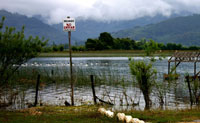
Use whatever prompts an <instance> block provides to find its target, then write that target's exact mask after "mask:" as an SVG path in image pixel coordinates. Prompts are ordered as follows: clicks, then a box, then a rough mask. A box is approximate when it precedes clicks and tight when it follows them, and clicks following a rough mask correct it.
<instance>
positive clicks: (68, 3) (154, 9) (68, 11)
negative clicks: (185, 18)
mask: <svg viewBox="0 0 200 123" xmlns="http://www.w3.org/2000/svg"><path fill="white" fill-rule="evenodd" d="M0 9H4V10H7V11H9V12H12V13H19V14H22V15H26V16H28V17H32V16H36V15H37V16H38V15H39V16H41V17H42V18H43V19H44V20H45V22H46V23H48V24H57V23H61V22H62V20H63V19H64V18H65V17H67V16H70V17H73V18H78V19H84V20H87V19H93V20H97V21H119V20H133V19H136V18H140V17H144V16H151V17H153V16H155V15H164V16H170V15H171V14H178V13H181V12H190V13H196V14H198V13H200V0H0Z"/></svg>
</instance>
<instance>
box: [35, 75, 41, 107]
mask: <svg viewBox="0 0 200 123" xmlns="http://www.w3.org/2000/svg"><path fill="white" fill-rule="evenodd" d="M39 84H40V74H38V76H37V83H36V92H35V103H34V106H36V105H37V103H38V90H39Z"/></svg>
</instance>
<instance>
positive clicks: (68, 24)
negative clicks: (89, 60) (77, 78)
mask: <svg viewBox="0 0 200 123" xmlns="http://www.w3.org/2000/svg"><path fill="white" fill-rule="evenodd" d="M75 29H76V27H75V19H74V18H70V17H67V18H66V19H64V20H63V31H65V32H68V38H69V57H70V84H71V105H72V106H73V105H74V81H73V73H72V49H71V31H75Z"/></svg>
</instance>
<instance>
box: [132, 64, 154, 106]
mask: <svg viewBox="0 0 200 123" xmlns="http://www.w3.org/2000/svg"><path fill="white" fill-rule="evenodd" d="M129 67H130V70H131V74H132V75H134V76H135V78H136V80H137V83H138V85H139V88H140V90H141V91H142V93H143V95H144V100H145V103H146V105H145V109H149V108H150V103H151V100H150V93H151V88H152V87H153V85H154V83H155V79H156V74H157V71H156V70H155V69H153V68H152V62H149V63H145V62H144V61H134V60H131V61H130V64H129Z"/></svg>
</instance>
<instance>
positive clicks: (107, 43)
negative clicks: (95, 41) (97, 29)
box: [99, 32, 114, 49]
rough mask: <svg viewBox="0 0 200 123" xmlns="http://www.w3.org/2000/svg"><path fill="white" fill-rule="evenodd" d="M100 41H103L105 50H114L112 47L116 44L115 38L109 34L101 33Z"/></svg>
mask: <svg viewBox="0 0 200 123" xmlns="http://www.w3.org/2000/svg"><path fill="white" fill-rule="evenodd" d="M99 41H101V43H102V44H103V46H104V49H112V46H113V44H114V41H113V37H112V36H111V34H110V33H108V32H103V33H101V34H100V36H99Z"/></svg>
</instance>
